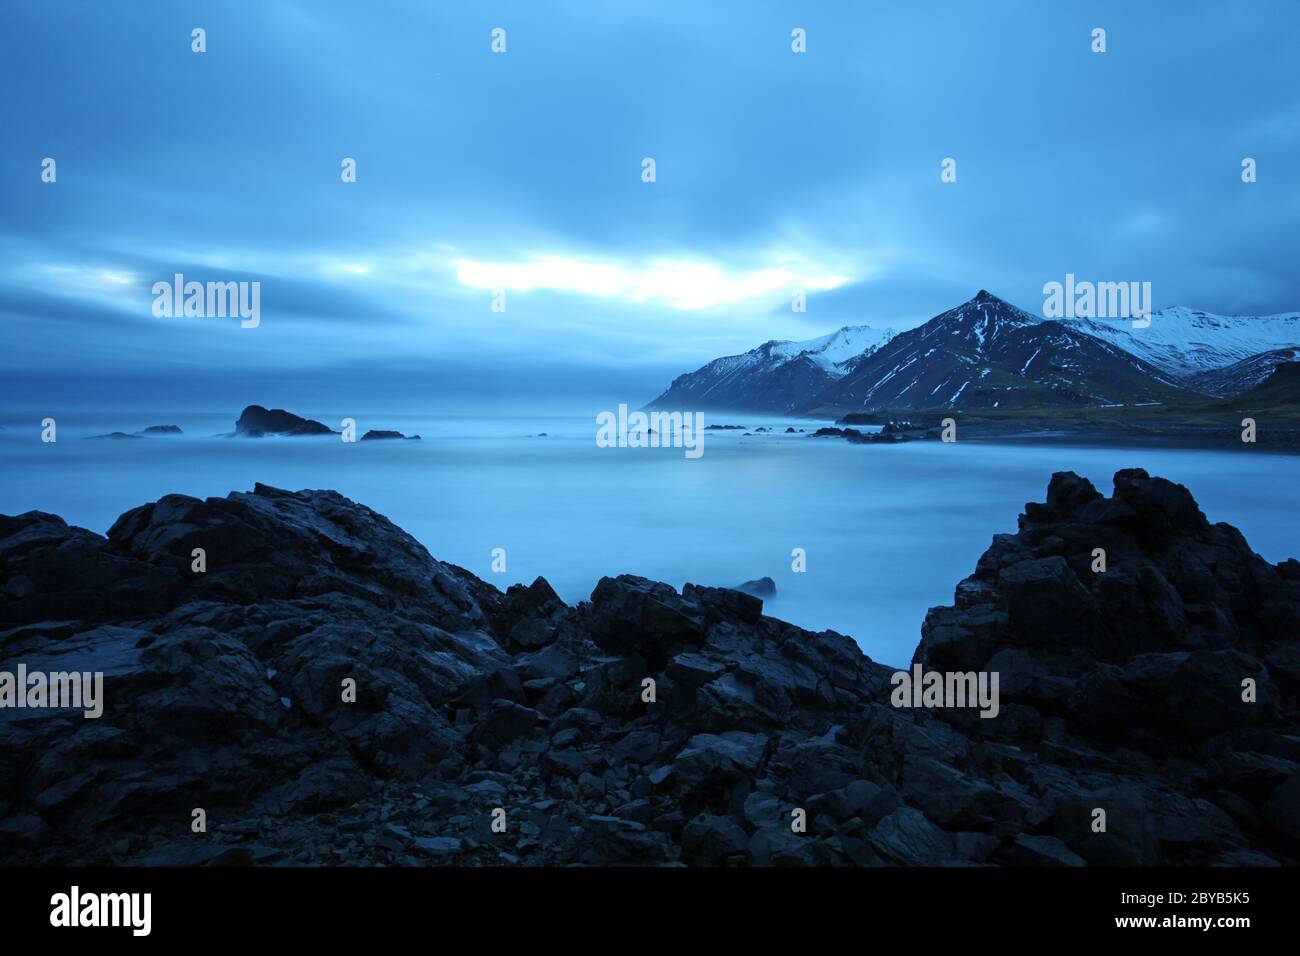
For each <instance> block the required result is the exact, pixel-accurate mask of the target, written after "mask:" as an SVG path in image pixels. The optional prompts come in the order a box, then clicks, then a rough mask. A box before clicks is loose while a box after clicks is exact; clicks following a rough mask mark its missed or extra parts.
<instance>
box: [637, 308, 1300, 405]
mask: <svg viewBox="0 0 1300 956" xmlns="http://www.w3.org/2000/svg"><path fill="white" fill-rule="evenodd" d="M1153 330H1154V331H1153ZM1214 336H1219V338H1218V339H1215V338H1214ZM1287 339H1291V341H1286V340H1287ZM1297 343H1300V313H1278V314H1277V315H1272V316H1262V317H1252V316H1221V315H1215V314H1213V313H1209V312H1203V311H1199V310H1195V309H1190V308H1187V307H1183V306H1177V307H1172V308H1170V309H1166V310H1162V311H1161V312H1156V313H1154V314H1153V315H1152V316H1151V325H1150V326H1148V327H1145V328H1142V329H1135V328H1133V327H1132V323H1131V320H1128V319H1124V320H1101V319H1044V318H1042V317H1041V316H1038V315H1036V314H1034V313H1031V312H1027V311H1025V310H1023V309H1020V308H1018V307H1017V306H1015V305H1012V304H1011V303H1009V302H1007V301H1006V300H1004V299H1001V298H999V297H998V296H996V295H994V294H992V293H990V292H988V291H987V290H985V289H981V290H980V291H979V292H978V293H977V294H976V295H975V296H974V297H973V298H971V299H970V300H968V301H966V302H964V303H962V304H960V305H958V306H955V307H954V308H952V309H948V310H946V311H945V312H941V313H939V314H938V315H936V316H934V317H932V318H930V319H928V320H927V321H926V322H923V323H921V324H920V325H918V326H916V327H914V328H912V329H908V330H906V331H903V332H894V331H893V330H875V329H873V328H872V327H870V326H844V327H843V328H841V329H839V330H836V331H835V332H831V333H829V334H827V335H824V336H821V337H819V338H817V339H810V340H807V341H804V342H785V341H778V340H773V341H769V342H765V343H763V344H762V345H760V346H758V347H757V348H755V349H751V350H750V351H749V352H744V353H740V354H738V355H733V356H724V357H722V358H719V359H715V360H713V361H712V362H709V363H706V364H705V365H704V366H701V367H700V368H698V369H696V370H695V371H694V372H688V373H684V374H683V375H679V376H678V377H677V378H675V379H674V380H673V382H672V383H671V385H670V386H669V388H668V389H666V390H665V391H664V392H663V393H662V394H660V395H659V396H658V397H657V398H655V399H654V400H653V401H651V402H650V403H649V404H648V405H647V407H649V408H669V407H672V408H688V409H706V410H709V409H712V410H726V411H736V412H742V411H747V412H767V413H772V412H776V413H783V414H791V415H801V416H802V415H808V416H820V415H824V414H827V413H834V414H837V415H838V414H841V413H845V412H854V411H863V410H868V411H893V410H906V411H931V410H942V409H955V410H960V409H988V410H993V409H1006V408H1019V409H1025V408H1033V407H1039V406H1041V407H1064V406H1070V407H1098V408H1106V407H1120V406H1130V405H1171V404H1172V405H1181V404H1197V403H1202V402H1205V401H1207V400H1212V399H1214V398H1224V397H1231V396H1232V395H1234V394H1240V393H1241V392H1244V391H1246V390H1248V389H1250V388H1252V387H1254V386H1256V385H1259V384H1260V383H1261V382H1263V381H1264V380H1265V379H1266V378H1267V377H1268V375H1269V374H1270V373H1271V371H1272V369H1273V367H1274V366H1275V365H1277V364H1278V363H1280V362H1285V361H1291V360H1293V359H1294V358H1295V357H1296V356H1297V355H1300V347H1298V346H1297ZM859 346H861V348H860V350H859V351H856V354H850V353H853V352H854V350H855V349H856V348H858V347H859Z"/></svg>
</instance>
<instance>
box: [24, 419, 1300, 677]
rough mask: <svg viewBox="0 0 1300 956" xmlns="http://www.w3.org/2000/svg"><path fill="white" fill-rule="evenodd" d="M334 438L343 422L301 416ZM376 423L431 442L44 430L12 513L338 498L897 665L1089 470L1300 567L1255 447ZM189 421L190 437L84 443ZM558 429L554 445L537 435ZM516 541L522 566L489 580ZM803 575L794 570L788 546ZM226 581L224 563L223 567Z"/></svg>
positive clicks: (1291, 469)
mask: <svg viewBox="0 0 1300 956" xmlns="http://www.w3.org/2000/svg"><path fill="white" fill-rule="evenodd" d="M307 414H310V415H311V417H316V418H319V419H320V420H322V421H325V422H326V423H328V424H330V425H331V426H332V427H338V422H339V420H340V419H341V418H342V417H343V416H342V414H340V415H337V416H328V415H325V414H318V413H313V412H307ZM353 417H355V418H356V419H357V424H358V434H361V433H363V432H364V431H365V430H366V429H368V428H399V429H401V430H402V431H403V432H405V433H407V434H411V433H419V434H420V435H421V436H422V437H423V440H422V441H420V442H395V441H394V442H358V443H355V444H344V443H343V442H341V441H340V440H339V439H338V438H332V439H331V438H321V439H309V438H292V439H276V438H267V439H261V440H248V439H227V438H219V437H210V436H215V435H217V434H218V433H222V432H228V431H230V430H231V428H232V424H231V423H232V418H233V416H231V415H229V414H214V415H193V414H191V415H181V416H179V417H168V416H166V415H164V416H162V417H159V416H157V415H155V416H154V418H156V419H157V421H154V420H148V421H146V420H140V421H138V422H137V421H130V422H125V421H123V420H122V416H121V414H120V413H119V414H118V415H116V416H114V421H112V422H107V421H90V420H87V419H85V418H81V419H79V420H78V421H72V420H67V421H66V424H65V421H64V420H62V419H61V420H60V424H59V435H58V442H57V443H55V444H42V443H41V442H40V428H39V425H38V424H36V423H30V424H27V423H19V422H14V421H6V422H5V425H6V428H5V430H4V431H0V513H5V514H15V513H21V512H23V511H27V510H31V509H36V510H41V511H47V512H52V513H55V514H58V515H61V516H62V517H63V518H65V519H66V520H67V521H69V522H70V523H72V524H77V525H81V526H83V527H86V528H89V529H91V530H93V531H97V532H100V533H104V532H106V531H107V530H108V528H109V526H110V525H111V524H112V522H113V521H114V520H115V519H116V518H117V517H118V515H120V514H121V513H122V512H124V511H126V510H128V509H130V508H133V507H136V506H138V505H141V504H144V503H146V502H149V501H153V500H155V499H157V498H158V497H160V496H162V495H165V494H169V493H182V494H188V495H194V496H197V497H207V496H224V495H226V494H227V493H228V492H230V491H232V490H235V491H247V490H251V489H252V487H253V485H254V483H255V482H259V481H260V482H262V483H264V484H268V485H274V486H277V487H281V488H287V489H292V490H297V489H301V488H331V489H334V490H337V491H339V492H341V493H342V494H344V495H347V496H348V497H349V498H352V499H354V500H356V501H359V502H361V503H363V504H366V505H368V506H370V507H371V508H373V509H375V510H376V511H378V512H380V513H381V514H384V515H386V516H388V517H389V518H390V519H391V520H392V521H393V522H394V523H396V524H397V525H398V526H399V527H401V528H403V529H405V530H406V531H408V532H409V533H410V534H412V535H413V536H415V537H416V538H417V539H418V540H419V541H420V542H421V543H423V544H424V545H425V546H426V547H427V548H428V549H429V551H430V552H431V553H432V554H433V555H434V556H435V557H437V558H439V559H441V560H444V561H450V562H452V563H455V564H458V565H461V566H463V567H465V568H468V569H469V570H471V571H473V572H474V573H475V574H477V575H479V576H480V577H482V578H483V579H484V580H486V581H489V582H491V583H492V584H494V585H496V586H497V587H499V588H502V589H504V588H505V587H507V586H508V585H510V584H512V583H515V582H525V583H527V582H530V581H532V580H533V578H534V577H536V576H538V575H541V576H544V577H545V578H546V579H547V580H548V581H550V582H551V584H552V586H554V587H555V589H556V591H557V592H559V594H560V596H561V597H562V598H564V600H565V601H567V602H570V603H573V602H577V601H580V600H584V599H586V598H587V597H588V596H589V595H590V593H591V590H592V588H593V587H594V586H595V584H596V582H597V581H598V580H599V579H600V578H601V577H602V576H604V575H616V574H621V573H632V574H640V575H644V576H646V577H649V578H653V579H656V580H662V581H667V582H669V583H671V584H672V585H674V586H676V587H681V586H682V585H683V584H685V583H686V582H688V581H689V582H694V583H697V584H705V585H715V586H733V585H736V584H739V583H740V582H742V581H746V580H749V579H752V578H757V577H761V576H763V575H767V576H770V577H771V578H773V579H774V580H775V581H776V586H777V594H776V597H775V598H773V599H771V600H769V601H767V602H766V606H765V610H766V612H767V613H769V614H771V615H773V616H775V617H778V618H782V619H784V620H787V621H791V622H793V623H795V624H798V625H800V626H803V627H806V628H810V629H814V630H820V629H823V628H830V629H834V630H836V631H839V632H841V633H845V634H849V635H851V636H852V637H853V638H855V639H856V640H857V642H858V643H859V644H860V645H861V646H862V648H863V650H864V651H866V653H868V654H869V655H871V656H872V657H873V658H875V659H876V660H879V661H881V662H883V663H886V664H891V665H903V664H905V663H906V662H907V661H909V660H910V658H911V655H912V652H913V650H914V649H915V647H916V644H917V641H918V640H919V638H920V626H921V622H922V620H923V618H924V616H925V612H926V609H927V608H929V607H930V606H932V605H935V604H946V603H949V602H950V601H951V600H952V595H953V588H954V586H955V585H956V584H957V582H958V581H959V580H961V579H962V578H963V577H965V576H966V575H968V574H970V573H971V572H972V571H973V570H974V567H975V562H976V560H977V559H978V557H979V556H980V554H981V553H982V552H983V551H984V549H985V548H986V547H987V546H988V544H989V541H990V539H991V537H992V536H993V535H994V534H997V533H1001V532H1012V531H1014V530H1015V528H1016V517H1017V515H1018V514H1019V513H1020V511H1021V510H1022V508H1023V505H1024V503H1025V502H1026V501H1041V500H1042V499H1043V497H1044V495H1045V492H1046V488H1047V482H1048V479H1049V478H1050V476H1051V474H1052V472H1054V471H1062V470H1072V471H1076V472H1078V473H1080V474H1082V475H1084V476H1086V477H1088V478H1090V479H1091V480H1092V481H1093V482H1094V484H1096V485H1097V487H1098V489H1099V490H1101V491H1103V492H1105V493H1109V492H1110V490H1111V477H1112V475H1113V474H1114V472H1115V471H1116V470H1118V469H1120V468H1128V467H1142V468H1145V469H1147V470H1148V471H1149V472H1151V473H1152V474H1154V475H1161V476H1163V477H1166V478H1169V479H1171V480H1173V481H1177V482H1180V483H1182V484H1185V485H1187V486H1188V488H1190V489H1191V491H1192V493H1193V494H1194V495H1195V496H1196V499H1197V501H1198V502H1199V503H1200V505H1201V508H1202V509H1203V510H1204V511H1205V513H1206V515H1207V516H1208V517H1209V519H1210V520H1211V521H1226V522H1228V523H1230V524H1233V525H1236V526H1237V527H1238V528H1240V529H1241V530H1242V532H1243V533H1244V534H1245V535H1246V538H1247V540H1248V541H1249V542H1250V544H1251V545H1252V547H1253V548H1254V549H1255V550H1256V551H1258V552H1259V553H1261V554H1262V555H1263V556H1264V557H1265V558H1267V559H1268V560H1270V561H1279V560H1282V559H1284V558H1288V557H1293V556H1296V555H1297V554H1298V553H1300V548H1298V547H1297V546H1296V545H1297V541H1300V533H1298V532H1300V520H1298V519H1297V517H1296V516H1297V515H1298V514H1300V483H1297V482H1296V481H1295V475H1296V459H1295V458H1294V457H1287V456H1274V455H1265V454H1261V453H1259V452H1256V451H1254V450H1251V449H1249V448H1246V447H1243V450H1242V451H1240V452H1211V451H1198V450H1180V449H1179V450H1175V449H1167V450H1166V449H1162V450H1142V449H1107V448H1081V447H1066V446H1060V445H1041V446H1038V445H1030V444H1020V445H1014V446H1011V445H991V444H976V443H966V444H964V445H962V446H961V447H960V448H958V447H954V446H952V445H944V444H942V443H939V442H916V443H908V444H900V445H894V446H870V447H862V446H854V445H849V444H847V443H846V442H843V441H840V440H838V439H812V438H809V437H807V435H806V434H785V433H784V429H785V428H786V427H787V425H792V426H793V427H795V428H804V429H808V430H809V431H811V430H813V429H814V428H816V427H817V423H810V422H808V421H807V420H800V421H790V422H786V421H779V420H777V419H768V418H763V419H748V418H739V417H729V416H720V417H710V418H709V419H707V420H708V421H709V422H710V423H723V422H726V423H743V424H747V425H749V426H751V427H757V426H759V425H763V426H767V427H772V428H775V431H774V432H773V433H771V434H763V435H753V436H748V437H747V436H744V435H743V434H742V433H740V432H712V431H711V432H708V433H707V437H706V438H705V444H704V454H703V457H701V458H699V459H698V460H687V459H686V458H685V456H684V453H683V450H682V449H680V448H640V449H638V448H600V447H597V445H596V444H595V432H596V426H595V423H594V412H593V414H592V415H591V416H581V417H580V416H566V417H554V418H523V417H508V416H497V417H478V418H474V417H437V416H432V415H423V416H421V415H413V416H393V415H384V416H382V417H380V416H367V415H357V414H355V413H353ZM164 422H166V423H175V424H178V425H180V426H181V427H182V428H183V429H184V430H185V432H186V434H185V435H183V436H180V437H174V438H163V437H159V438H143V439H138V440H119V441H112V440H104V441H92V440H86V436H88V435H93V434H101V433H104V432H107V431H113V430H118V429H121V430H135V429H137V428H143V427H144V426H146V425H152V424H161V423H164ZM540 433H546V437H538V436H539V435H540ZM494 548H504V549H505V550H506V553H507V560H508V571H507V573H505V574H494V573H492V570H491V552H492V549H494ZM793 548H803V549H805V551H806V552H807V568H808V569H807V572H806V573H802V574H796V573H793V572H792V571H791V550H792V549H793ZM208 560H209V562H210V565H209V566H210V567H214V566H218V565H219V563H220V555H219V554H209V556H208Z"/></svg>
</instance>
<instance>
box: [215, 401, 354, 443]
mask: <svg viewBox="0 0 1300 956" xmlns="http://www.w3.org/2000/svg"><path fill="white" fill-rule="evenodd" d="M235 434H236V435H238V436H241V437H246V438H261V437H262V436H264V435H285V436H289V437H295V438H296V437H299V436H302V435H337V434H338V432H336V431H334V430H333V429H331V428H329V427H328V426H326V425H323V424H321V423H320V422H318V421H314V420H313V419H310V418H303V417H301V416H299V415H295V414H293V413H292V412H286V411H285V410H284V409H283V408H272V409H266V408H263V407H262V406H261V405H249V406H248V407H247V408H245V409H244V410H243V411H242V412H241V413H240V415H239V420H238V421H236V422H235Z"/></svg>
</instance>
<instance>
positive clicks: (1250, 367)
mask: <svg viewBox="0 0 1300 956" xmlns="http://www.w3.org/2000/svg"><path fill="white" fill-rule="evenodd" d="M1297 361H1300V347H1297V346H1293V345H1292V346H1287V347H1285V348H1280V349H1273V350H1272V351H1271V352H1260V353H1259V354H1258V355H1252V356H1250V357H1249V358H1244V359H1242V360H1241V361H1240V362H1233V363H1232V364H1231V365H1226V366H1224V367H1223V368H1213V369H1210V370H1209V371H1206V372H1198V373H1197V374H1195V375H1193V376H1191V377H1190V378H1188V380H1187V384H1189V385H1191V386H1192V387H1193V388H1195V389H1196V390H1198V391H1201V392H1206V393H1207V394H1210V395H1218V396H1222V397H1225V398H1226V397H1229V396H1233V395H1240V394H1242V393H1243V392H1246V391H1249V390H1250V389H1252V388H1254V387H1255V386H1257V385H1260V384H1261V383H1263V382H1264V381H1266V380H1267V379H1268V378H1269V376H1271V375H1272V374H1273V370H1274V369H1275V368H1277V367H1278V366H1279V365H1281V364H1283V363H1284V362H1297Z"/></svg>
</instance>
